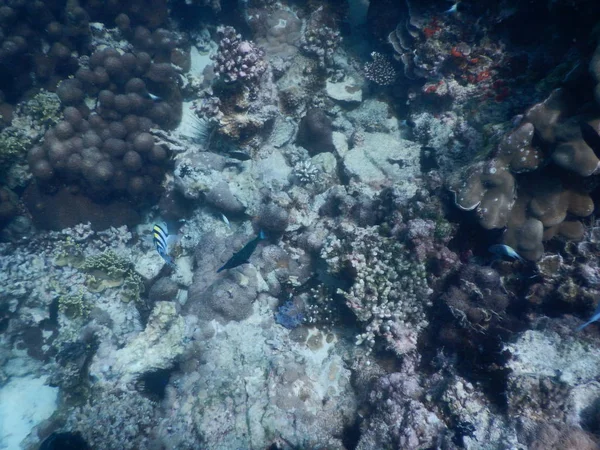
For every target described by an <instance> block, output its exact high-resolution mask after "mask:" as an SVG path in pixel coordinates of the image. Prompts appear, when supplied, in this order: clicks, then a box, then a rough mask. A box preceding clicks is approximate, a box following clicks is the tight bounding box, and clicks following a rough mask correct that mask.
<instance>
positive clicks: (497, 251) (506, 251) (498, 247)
mask: <svg viewBox="0 0 600 450" xmlns="http://www.w3.org/2000/svg"><path fill="white" fill-rule="evenodd" d="M488 251H490V252H492V253H493V254H494V255H497V256H508V257H509V258H512V259H518V260H519V261H521V262H525V260H524V259H523V258H522V257H521V255H519V254H518V253H517V252H516V250H515V249H514V248H512V247H510V246H509V245H505V244H495V245H492V246H491V247H490V248H488Z"/></svg>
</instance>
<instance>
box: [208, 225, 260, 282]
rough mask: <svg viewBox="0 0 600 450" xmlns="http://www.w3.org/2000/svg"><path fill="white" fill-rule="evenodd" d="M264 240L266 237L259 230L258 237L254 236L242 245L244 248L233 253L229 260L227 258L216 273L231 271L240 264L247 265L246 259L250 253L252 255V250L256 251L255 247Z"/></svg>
mask: <svg viewBox="0 0 600 450" xmlns="http://www.w3.org/2000/svg"><path fill="white" fill-rule="evenodd" d="M265 238H266V236H265V233H264V231H262V230H260V232H259V233H258V236H256V237H255V238H254V239H252V240H251V241H250V242H248V243H247V244H246V245H244V248H242V249H241V250H240V251H239V252H237V253H234V254H233V256H232V257H231V258H229V261H227V262H226V263H225V264H224V265H223V267H221V268H220V269H219V270H217V273H219V272H220V271H221V270H225V269H233V268H234V267H237V266H241V265H242V264H246V263H248V262H249V261H248V259H249V258H250V256H251V255H252V253H254V250H256V246H257V245H258V243H259V242H260V241H262V240H263V239H265Z"/></svg>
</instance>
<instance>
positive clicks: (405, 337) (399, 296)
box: [321, 225, 430, 355]
mask: <svg viewBox="0 0 600 450" xmlns="http://www.w3.org/2000/svg"><path fill="white" fill-rule="evenodd" d="M321 257H323V258H324V259H325V260H326V261H327V263H328V264H329V269H330V271H331V272H334V273H340V272H343V271H349V272H350V274H351V276H352V278H353V283H352V286H351V287H350V288H349V289H347V290H343V289H338V293H339V294H341V295H343V296H344V297H345V299H346V304H347V305H348V307H349V308H350V309H351V310H352V312H353V313H354V314H355V316H356V318H357V319H358V321H359V322H361V323H362V325H363V327H364V331H363V332H362V333H360V334H359V335H358V336H357V337H356V344H357V345H360V344H362V343H366V344H367V346H368V347H369V349H372V348H373V347H374V346H375V343H376V341H375V340H376V338H377V337H382V338H383V339H384V340H385V342H386V344H387V346H388V348H390V349H392V350H393V351H394V352H396V353H397V354H399V355H402V354H405V353H407V352H409V351H411V350H413V349H414V348H415V346H416V340H417V336H418V333H419V332H420V331H421V330H422V329H423V328H425V327H426V326H427V324H428V322H427V318H426V313H425V310H426V308H427V307H428V306H429V304H430V302H429V298H428V297H429V288H428V285H427V279H426V271H425V267H424V266H423V265H421V264H417V263H415V262H414V261H413V260H412V259H411V258H410V256H409V255H408V252H407V250H406V248H405V247H404V246H403V245H402V244H400V243H399V242H396V241H395V240H393V239H389V238H385V237H382V236H380V235H379V233H378V229H377V228H376V227H371V228H354V227H352V226H350V225H346V226H344V227H343V237H342V238H341V239H340V238H337V237H335V236H334V237H331V238H330V239H329V240H328V242H327V243H326V244H325V246H324V247H323V249H322V251H321Z"/></svg>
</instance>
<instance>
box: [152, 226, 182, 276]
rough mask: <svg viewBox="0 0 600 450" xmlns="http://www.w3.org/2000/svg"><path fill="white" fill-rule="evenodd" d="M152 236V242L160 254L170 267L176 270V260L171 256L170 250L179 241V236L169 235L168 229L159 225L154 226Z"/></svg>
mask: <svg viewBox="0 0 600 450" xmlns="http://www.w3.org/2000/svg"><path fill="white" fill-rule="evenodd" d="M152 236H153V239H152V240H153V241H154V246H155V247H156V251H157V252H158V254H159V255H160V256H161V258H162V259H164V260H165V262H166V263H167V264H168V265H169V266H171V267H173V268H175V267H176V266H175V260H174V259H173V257H172V256H171V255H170V254H169V252H170V248H171V247H172V246H173V244H174V243H175V241H176V240H177V236H176V235H169V233H168V231H167V227H166V226H164V225H159V224H155V225H154V228H153V229H152Z"/></svg>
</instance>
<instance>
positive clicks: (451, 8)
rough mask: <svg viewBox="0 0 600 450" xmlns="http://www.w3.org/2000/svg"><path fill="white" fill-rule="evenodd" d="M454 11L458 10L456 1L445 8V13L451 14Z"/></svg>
mask: <svg viewBox="0 0 600 450" xmlns="http://www.w3.org/2000/svg"><path fill="white" fill-rule="evenodd" d="M455 12H458V2H456V3H455V4H454V5H452V6H451V7H450V9H448V10H446V14H453V13H455Z"/></svg>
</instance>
